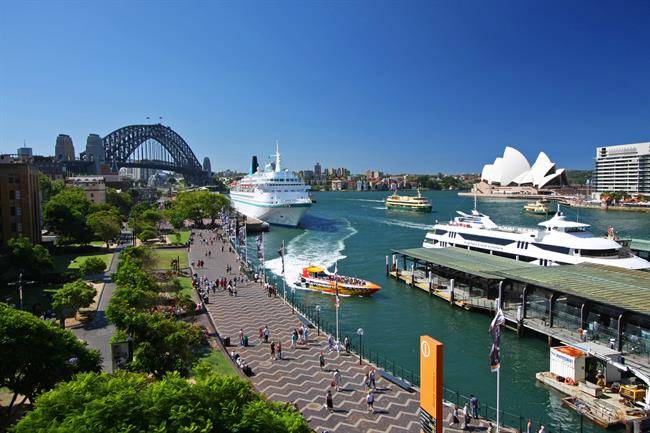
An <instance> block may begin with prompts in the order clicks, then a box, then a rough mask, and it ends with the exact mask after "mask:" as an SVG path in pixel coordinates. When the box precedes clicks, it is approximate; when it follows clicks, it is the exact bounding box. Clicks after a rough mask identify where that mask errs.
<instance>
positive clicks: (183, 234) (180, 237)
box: [171, 230, 191, 245]
mask: <svg viewBox="0 0 650 433" xmlns="http://www.w3.org/2000/svg"><path fill="white" fill-rule="evenodd" d="M190 233H191V232H190V231H189V230H181V231H180V232H176V233H174V234H173V235H172V236H171V240H172V242H173V244H174V245H186V244H187V243H188V242H189V240H190Z"/></svg>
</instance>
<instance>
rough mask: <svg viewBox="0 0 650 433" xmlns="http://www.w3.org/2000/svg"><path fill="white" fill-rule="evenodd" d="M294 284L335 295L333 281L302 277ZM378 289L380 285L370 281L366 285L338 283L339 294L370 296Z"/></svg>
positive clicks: (305, 288) (304, 288)
mask: <svg viewBox="0 0 650 433" xmlns="http://www.w3.org/2000/svg"><path fill="white" fill-rule="evenodd" d="M296 285H297V286H298V287H299V288H300V289H303V290H310V291H313V292H320V293H325V294H327V295H336V291H337V286H336V284H335V283H334V282H332V281H329V280H321V279H318V278H304V277H303V278H301V279H300V280H299V281H297V282H296ZM379 290H380V287H379V286H377V285H375V284H372V283H369V284H368V285H367V286H359V285H352V284H345V283H339V284H338V292H339V296H371V295H373V294H374V293H376V292H377V291H379Z"/></svg>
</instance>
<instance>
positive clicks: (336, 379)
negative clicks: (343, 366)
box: [334, 368, 341, 391]
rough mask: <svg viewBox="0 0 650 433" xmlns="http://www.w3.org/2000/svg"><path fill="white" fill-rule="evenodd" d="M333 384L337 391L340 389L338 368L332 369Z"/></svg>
mask: <svg viewBox="0 0 650 433" xmlns="http://www.w3.org/2000/svg"><path fill="white" fill-rule="evenodd" d="M334 386H335V387H336V390H337V391H340V390H341V372H340V371H339V369H338V368H337V369H336V370H334Z"/></svg>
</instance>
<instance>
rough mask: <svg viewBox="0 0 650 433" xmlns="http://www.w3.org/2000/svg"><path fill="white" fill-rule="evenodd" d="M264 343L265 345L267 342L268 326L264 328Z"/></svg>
mask: <svg viewBox="0 0 650 433" xmlns="http://www.w3.org/2000/svg"><path fill="white" fill-rule="evenodd" d="M264 342H265V343H268V342H269V327H268V326H265V327H264Z"/></svg>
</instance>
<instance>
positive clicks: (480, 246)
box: [422, 206, 650, 270]
mask: <svg viewBox="0 0 650 433" xmlns="http://www.w3.org/2000/svg"><path fill="white" fill-rule="evenodd" d="M457 213H458V214H459V216H457V217H455V218H454V219H453V221H450V222H447V223H437V224H435V225H434V226H433V230H432V231H429V232H428V233H427V234H426V236H425V238H424V242H423V244H422V246H423V247H424V248H447V247H460V248H465V249H469V250H472V251H479V252H483V253H487V254H493V255H498V256H502V257H509V258H513V259H516V260H521V261H526V262H530V263H534V264H537V265H540V266H556V265H565V264H579V263H595V264H600V265H609V266H616V267H620V268H625V269H637V270H650V262H648V261H647V260H644V259H642V258H640V257H637V256H635V255H634V254H632V253H630V252H629V251H627V250H626V249H624V248H623V246H622V245H620V244H619V243H618V242H616V241H614V240H613V239H607V238H604V237H603V238H599V237H595V236H594V235H593V234H592V233H591V232H590V231H589V227H590V226H589V224H583V223H579V222H575V221H569V220H567V219H566V216H565V215H564V214H562V212H560V209H559V206H558V210H557V212H556V213H555V215H553V217H552V218H551V219H549V220H548V221H544V222H541V223H539V224H538V227H537V228H526V227H509V226H500V225H497V224H495V223H494V222H493V221H492V220H491V219H490V217H489V216H487V215H485V214H483V213H481V212H479V211H477V210H476V209H474V210H473V211H472V213H471V214H466V213H464V212H460V211H457Z"/></svg>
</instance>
